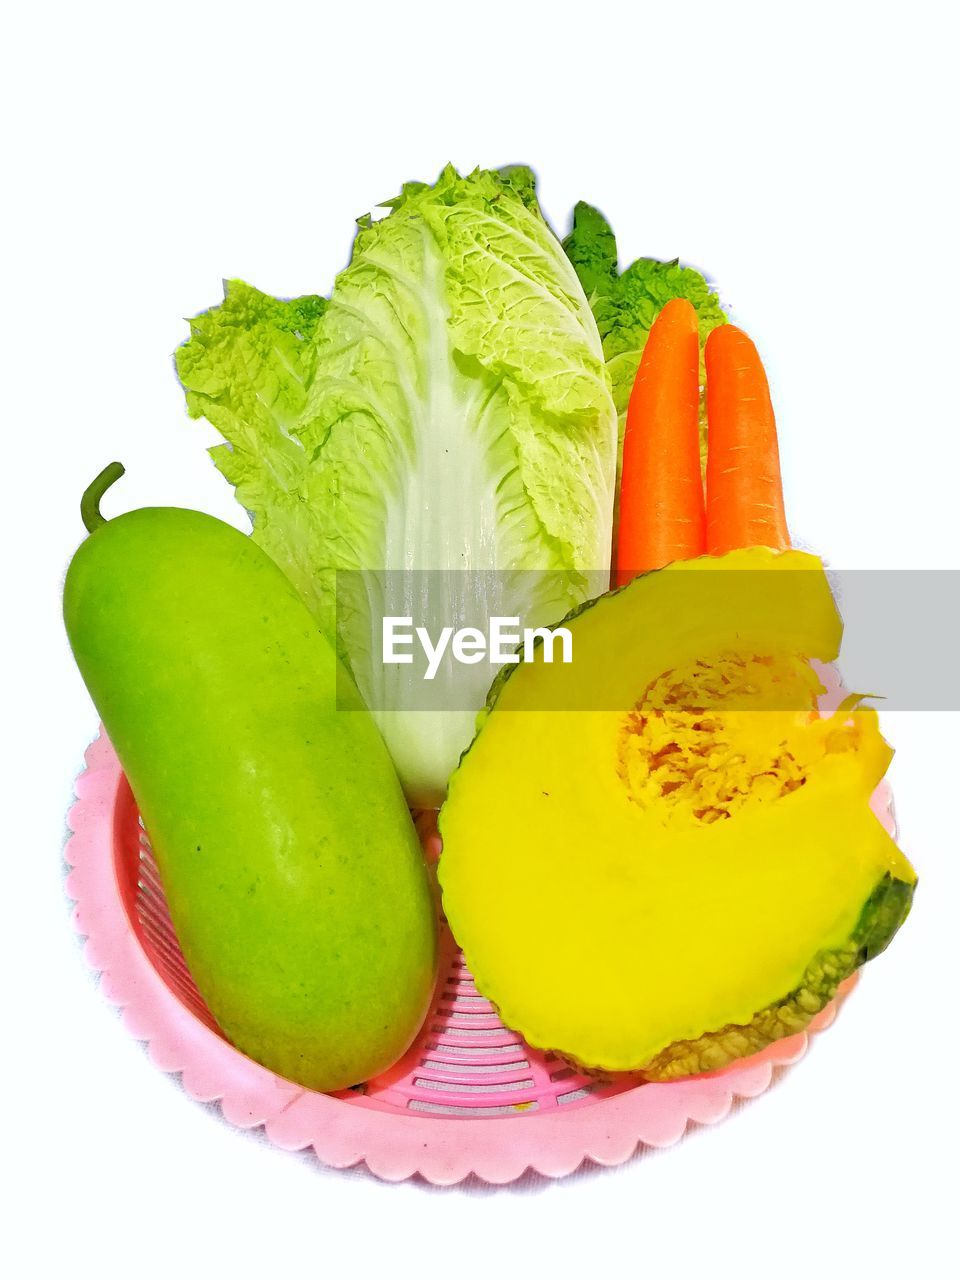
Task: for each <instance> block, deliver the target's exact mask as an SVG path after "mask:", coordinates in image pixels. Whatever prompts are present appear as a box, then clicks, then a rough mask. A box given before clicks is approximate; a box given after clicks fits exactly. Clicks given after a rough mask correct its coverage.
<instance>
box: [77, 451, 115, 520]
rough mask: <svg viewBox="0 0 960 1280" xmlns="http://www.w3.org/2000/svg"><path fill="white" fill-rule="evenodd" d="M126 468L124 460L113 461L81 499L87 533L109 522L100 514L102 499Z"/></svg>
mask: <svg viewBox="0 0 960 1280" xmlns="http://www.w3.org/2000/svg"><path fill="white" fill-rule="evenodd" d="M124 470H125V467H124V465H123V463H122V462H111V463H110V465H109V466H108V467H104V468H103V470H102V471H101V472H100V474H99V475H98V476H97V478H96V480H94V481H93V483H92V484H90V485H89V486H88V487H87V489H86V491H85V492H84V495H83V497H82V498H81V499H80V519H81V520H82V521H83V523H84V525H85V526H86V530H87V533H93V531H94V529H99V528H100V526H101V525H102V524H106V523H107V521H106V517H104V516H102V515H101V514H100V499H101V498H102V497H103V495H104V494H105V493H106V492H107V490H108V489H109V488H110V486H111V485H112V484H114V483H115V482H116V481H117V480H119V479H120V477H121V476H122V475H123V473H124Z"/></svg>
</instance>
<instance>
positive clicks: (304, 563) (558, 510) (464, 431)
mask: <svg viewBox="0 0 960 1280" xmlns="http://www.w3.org/2000/svg"><path fill="white" fill-rule="evenodd" d="M387 207H388V208H389V209H390V212H389V213H388V215H387V216H385V217H383V218H382V219H380V220H373V219H372V218H370V217H366V218H363V219H361V220H360V224H359V230H358V233H357V237H356V240H355V242H354V246H353V253H352V257H351V261H350V263H349V265H348V266H347V268H346V269H345V270H344V271H343V272H342V273H341V274H340V275H339V276H338V277H337V280H336V283H335V286H334V289H333V293H332V295H331V297H330V299H329V301H328V302H326V303H325V302H324V300H323V299H321V298H312V297H311V298H300V299H295V300H294V301H292V302H281V301H278V300H277V299H275V298H271V297H269V296H267V295H266V294H262V293H260V292H258V291H257V290H255V289H252V288H250V286H248V285H244V284H242V283H241V282H239V281H232V282H230V284H229V285H228V286H227V291H226V297H225V300H224V302H223V303H222V304H221V305H220V306H218V307H215V308H213V309H212V310H210V311H208V312H205V313H204V314H202V315H200V316H198V317H197V318H196V319H195V320H194V321H193V322H192V324H191V337H190V340H189V341H188V342H187V343H186V344H185V345H184V346H183V347H182V348H181V349H180V351H179V352H178V353H177V368H178V372H179V374H180V378H181V381H182V383H183V385H184V388H185V390H186V393H187V405H188V408H189V411H190V413H191V414H192V415H193V416H194V417H199V416H201V415H202V416H204V417H206V418H207V419H208V420H209V421H210V422H211V423H213V425H214V426H215V427H216V428H217V429H218V430H219V431H220V433H221V434H222V435H223V436H224V438H225V440H226V442H227V443H226V444H225V445H222V446H218V447H217V448H215V449H214V450H213V451H212V452H213V456H214V459H215V461H216V463H217V465H218V467H219V468H220V470H221V471H222V472H223V474H224V475H225V476H226V478H227V479H228V480H229V481H230V483H231V484H233V485H235V486H236V490H237V496H238V498H239V500H240V501H241V502H242V503H243V505H244V506H245V507H246V508H247V509H248V510H249V511H250V513H251V516H252V519H253V536H254V538H255V539H256V541H257V542H259V543H260V544H261V545H262V546H263V547H264V549H265V550H266V551H267V552H268V553H269V554H270V555H271V556H272V557H273V559H274V560H275V561H276V562H277V563H278V564H279V565H280V566H281V568H283V569H284V570H285V572H286V573H287V575H288V577H289V578H290V579H291V581H292V582H293V583H294V584H295V586H296V587H297V588H298V589H299V590H300V592H301V593H302V595H303V596H304V598H305V600H306V601H307V603H308V604H309V606H310V608H311V609H312V611H313V613H314V615H315V616H316V618H317V620H318V622H319V625H320V627H321V629H323V630H324V631H325V632H326V633H327V634H328V635H330V636H331V637H335V639H336V641H337V644H338V647H339V649H340V651H341V653H342V655H343V656H344V657H345V659H346V660H347V662H348V663H349V665H350V667H351V670H352V672H353V675H354V678H355V679H356V681H357V684H358V686H359V687H360V690H361V692H362V693H363V695H364V697H365V699H366V701H367V703H368V705H369V706H370V707H371V709H372V710H373V712H374V714H375V715H376V716H377V718H378V720H379V723H380V726H381V730H382V732H383V734H384V737H385V739H386V741H387V745H388V746H389V748H390V750H391V752H392V754H393V757H394V760H395V762H396V764H397V767H398V769H399V771H400V774H401V777H402V778H403V781H404V784H405V786H406V787H407V791H408V796H409V797H410V798H411V799H412V800H413V801H414V802H416V803H420V804H430V803H437V802H438V801H439V800H440V798H441V797H442V794H443V790H444V788H445V785H446V780H447V778H448V776H449V774H450V772H451V771H452V769H453V767H454V766H455V765H456V763H457V760H458V758H459V755H460V752H461V751H462V750H463V749H464V748H465V747H466V746H467V744H468V743H469V741H470V739H471V737H472V734H473V721H474V713H475V711H476V709H477V708H479V707H480V706H481V705H482V703H483V699H484V694H485V691H486V687H487V685H488V684H489V681H490V675H491V672H490V669H489V667H486V666H485V665H479V666H461V665H456V666H451V667H449V668H448V669H447V671H446V673H445V674H444V675H443V677H442V678H443V680H447V681H448V682H450V684H451V687H450V688H449V690H447V691H446V692H447V695H448V696H447V697H446V701H444V697H445V694H444V690H443V688H441V689H440V690H439V691H438V689H437V687H436V686H434V687H433V688H432V689H431V695H432V701H431V702H430V704H429V709H424V705H425V704H424V701H423V682H422V680H421V679H420V676H419V673H418V672H416V671H415V670H414V668H413V667H411V666H391V667H386V666H383V665H382V664H381V662H380V632H379V628H380V619H381V618H382V617H383V616H384V615H389V614H395V615H408V616H409V615H413V616H414V618H415V622H417V623H419V622H421V620H423V621H424V622H427V621H431V622H435V621H436V620H439V621H441V622H444V623H453V624H455V625H456V626H457V627H463V626H469V625H477V626H479V627H481V628H485V627H486V625H487V619H488V618H489V617H490V616H491V615H493V614H500V615H505V616H514V615H515V616H518V617H519V618H520V619H521V625H528V626H536V625H542V624H546V623H550V622H554V621H556V620H557V619H558V618H559V617H561V616H563V615H564V614H565V613H566V612H567V611H568V610H569V609H570V608H572V607H574V606H576V605H577V604H579V603H581V602H582V601H583V600H585V599H587V598H589V597H590V596H591V595H595V594H596V593H597V591H598V590H602V589H604V588H605V586H606V583H607V573H608V569H609V562H610V546H611V538H612V513H613V499H614V484H615V468H616V447H617V435H616V412H615V408H614V405H613V402H612V399H611V395H610V390H609V385H608V381H607V374H606V370H605V365H604V353H603V349H602V346H601V341H600V335H599V333H598V330H597V325H596V323H595V321H594V318H593V315H592V314H591V310H590V306H589V305H588V303H587V299H586V298H585V296H584V293H583V290H582V288H581V286H580V283H579V281H578V278H577V275H576V273H575V271H574V270H573V268H572V266H571V263H570V261H568V259H567V257H566V256H565V254H564V252H563V249H562V247H561V245H560V243H559V241H558V240H557V239H556V237H555V236H554V235H553V233H552V231H551V230H550V228H549V227H548V226H547V224H546V222H545V221H544V219H543V217H542V215H541V214H540V211H539V208H538V205H537V201H536V195H535V190H534V179H533V175H532V173H531V172H530V171H529V170H528V169H513V170H506V171H503V172H499V173H498V172H491V171H480V170H478V171H476V172H474V173H472V174H470V175H469V176H468V177H461V176H460V175H459V174H458V173H456V171H455V170H454V169H452V168H447V169H446V170H444V172H443V173H442V174H441V176H440V178H439V180H438V182H437V183H436V184H435V185H434V186H432V187H430V186H427V185H425V184H423V183H409V184H407V185H406V186H405V187H404V189H403V191H402V193H401V194H400V196H398V197H397V198H396V199H395V200H392V201H390V202H388V206H387ZM384 570H385V571H387V572H386V573H381V572H379V571H384ZM451 570H469V571H473V572H472V573H470V574H468V575H466V577H463V576H462V575H457V574H453V573H450V572H444V573H440V574H436V575H428V574H424V572H423V571H451ZM487 570H495V571H497V572H496V573H494V574H485V573H484V572H483V571H487ZM530 570H535V571H538V572H527V571H530ZM344 571H374V572H354V573H345V572H344ZM390 571H403V572H402V573H399V574H398V573H393V572H390ZM544 571H547V572H544ZM338 575H339V576H338ZM418 575H419V576H418ZM458 584H459V585H458ZM411 597H415V598H413V599H412V598H411ZM427 597H429V598H427ZM421 612H423V613H426V614H428V615H429V618H423V619H421V617H420V616H418V614H420V613H421ZM441 683H442V682H441ZM454 685H456V686H457V687H456V688H454V687H453V686H454ZM464 688H466V689H467V695H466V697H465V696H464Z"/></svg>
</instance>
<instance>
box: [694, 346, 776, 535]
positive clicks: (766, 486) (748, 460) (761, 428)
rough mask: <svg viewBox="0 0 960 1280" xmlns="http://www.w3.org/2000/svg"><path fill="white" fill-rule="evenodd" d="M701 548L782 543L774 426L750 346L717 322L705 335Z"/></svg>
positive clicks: (766, 390)
mask: <svg viewBox="0 0 960 1280" xmlns="http://www.w3.org/2000/svg"><path fill="white" fill-rule="evenodd" d="M705 355H706V364H707V551H708V552H709V554H710V555H713V556H719V555H723V553H724V552H725V551H732V550H734V549H735V548H736V547H758V546H760V547H774V548H775V549H777V550H782V549H783V548H785V547H789V545H790V535H789V533H788V532H787V520H786V516H785V514H784V509H783V486H782V483H781V480H780V454H779V451H778V449H777V424H776V421H775V419H774V416H773V405H772V404H771V403H770V388H769V387H768V385H767V375H766V374H765V373H764V371H763V365H762V364H761V362H760V356H759V355H758V354H757V348H756V347H755V346H754V345H753V343H752V342H751V341H750V339H749V338H748V337H747V335H746V334H745V333H744V332H743V330H742V329H738V328H737V327H736V325H732V324H723V325H720V326H719V328H717V329H714V330H713V331H712V333H711V334H710V336H709V338H707V347H706V353H705Z"/></svg>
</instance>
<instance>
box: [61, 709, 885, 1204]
mask: <svg viewBox="0 0 960 1280" xmlns="http://www.w3.org/2000/svg"><path fill="white" fill-rule="evenodd" d="M76 795H77V800H76V803H75V804H74V806H73V808H72V809H71V811H70V817H69V825H70V829H71V831H72V833H73V834H72V835H71V837H70V839H69V841H68V843H67V848H66V858H67V861H68V862H69V863H70V864H71V865H72V867H73V870H72V871H71V873H70V875H69V877H68V880H67V891H68V893H69V894H70V896H71V898H73V899H74V901H75V902H76V904H77V905H76V911H75V913H74V921H75V926H76V928H77V930H78V931H79V932H80V933H82V934H84V935H85V936H86V938H87V943H86V948H85V954H86V958H87V961H88V962H89V964H90V965H91V966H92V967H93V968H94V969H96V970H98V971H100V972H101V974H102V979H101V987H102V990H103V992H104V994H105V995H106V996H107V998H108V999H109V1000H111V1001H112V1002H113V1003H115V1004H117V1005H119V1006H121V1007H122V1009H123V1021H124V1023H125V1025H126V1026H127V1028H128V1030H129V1031H130V1032H131V1033H132V1034H133V1035H134V1036H136V1037H137V1038H138V1039H140V1040H145V1041H147V1042H148V1044H149V1051H150V1056H151V1058H152V1059H153V1061H154V1062H155V1063H156V1065H157V1066H158V1067H160V1068H161V1069H162V1070H164V1071H171V1072H180V1073H181V1074H182V1079H183V1087H184V1089H185V1090H186V1092H187V1093H188V1094H189V1095H190V1096H191V1097H193V1098H196V1099H197V1100H200V1101H205V1102H210V1101H214V1100H216V1101H218V1102H219V1103H220V1105H221V1108H222V1110H223V1114H224V1116H225V1117H226V1119H227V1120H228V1121H230V1122H231V1123H233V1124H235V1125H238V1126H240V1127H241V1128H251V1127H253V1126H256V1125H263V1126H264V1129H265V1132H266V1134H267V1137H268V1138H269V1139H270V1141H271V1142H273V1143H275V1144H276V1145H277V1146H280V1147H284V1148H287V1149H292V1150H299V1149H303V1148H306V1147H313V1148H314V1150H315V1151H316V1154H317V1156H318V1157H319V1158H320V1159H321V1160H322V1161H323V1162H324V1163H325V1164H328V1165H331V1166H334V1167H337V1168H345V1167H349V1166H352V1165H356V1164H359V1163H360V1162H364V1163H365V1164H366V1165H367V1167H368V1168H369V1169H370V1170H371V1172H372V1173H374V1174H376V1175H378V1176H379V1177H382V1178H386V1179H390V1180H400V1179H403V1178H408V1177H412V1176H414V1175H417V1174H419V1175H421V1176H422V1177H424V1178H426V1179H427V1180H428V1181H430V1182H433V1183H436V1184H444V1185H445V1184H451V1183H455V1182H459V1181H461V1180H462V1179H464V1178H466V1177H469V1176H470V1175H471V1174H475V1175H476V1176H478V1177H480V1178H483V1179H484V1180H486V1181H488V1182H492V1183H506V1182H510V1181H512V1180H514V1179H516V1178H518V1177H520V1176H521V1175H522V1174H523V1173H524V1172H525V1171H526V1170H527V1169H533V1170H535V1171H537V1172H539V1173H541V1174H544V1175H547V1176H550V1177H559V1176H562V1175H563V1174H566V1173H569V1172H571V1171H572V1170H574V1169H576V1168H577V1167H578V1166H579V1165H580V1164H582V1163H583V1161H585V1160H592V1161H594V1162H596V1163H597V1164H601V1165H613V1164H619V1163H621V1162H622V1161H624V1160H627V1159H628V1158H629V1157H630V1156H631V1155H632V1154H633V1153H634V1152H635V1151H636V1149H637V1147H638V1146H639V1145H640V1144H646V1145H649V1146H656V1147H661V1146H666V1145H668V1144H670V1143H672V1142H675V1141H676V1140H677V1139H678V1138H680V1136H681V1135H682V1134H683V1132H684V1130H685V1128H686V1126H687V1124H688V1123H689V1122H691V1121H696V1122H698V1123H700V1124H710V1123H714V1122H715V1121H717V1120H720V1119H722V1118H723V1117H724V1116H725V1115H726V1114H727V1112H728V1111H729V1109H730V1106H731V1103H732V1101H733V1099H734V1098H735V1097H755V1096H756V1095H757V1094H760V1093H762V1092H763V1091H764V1090H765V1089H766V1088H767V1087H768V1085H769V1084H770V1080H771V1077H772V1073H773V1070H774V1068H775V1067H777V1066H783V1065H787V1064H790V1063H793V1062H796V1061H797V1060H798V1059H799V1058H800V1057H802V1055H803V1053H804V1052H805V1050H806V1047H807V1043H808V1038H809V1034H810V1033H811V1032H816V1031H819V1030H821V1029H823V1028H824V1027H826V1026H828V1025H829V1024H830V1023H831V1022H832V1021H833V1018H834V1016H835V1013H836V1008H837V1003H838V1002H836V1001H835V1002H834V1004H833V1005H831V1006H829V1007H828V1008H827V1009H825V1010H824V1011H823V1013H821V1014H820V1015H819V1016H818V1017H817V1018H815V1019H814V1021H813V1022H812V1023H811V1025H810V1027H809V1029H808V1031H807V1032H805V1033H803V1034H801V1035H796V1036H791V1037H789V1038H788V1039H784V1040H780V1041H778V1042H777V1043H776V1044H773V1045H770V1046H769V1047H768V1048H767V1049H765V1050H764V1051H763V1052H762V1053H760V1054H757V1055H756V1056H754V1057H752V1058H749V1059H746V1060H744V1061H743V1062H741V1063H738V1064H737V1065H736V1066H733V1067H730V1068H727V1069H726V1070H724V1071H719V1072H715V1073H712V1074H710V1075H704V1076H698V1077H697V1078H695V1079H688V1080H679V1081H675V1082H671V1083H669V1084H647V1083H641V1082H638V1081H637V1080H635V1079H634V1078H631V1077H629V1076H617V1077H612V1078H611V1077H602V1078H595V1077H591V1076H586V1075H584V1074H582V1073H580V1072H577V1071H575V1070H574V1069H573V1068H571V1067H570V1066H569V1065H568V1064H566V1063H564V1062H563V1061H561V1060H560V1059H558V1058H556V1057H554V1056H553V1055H551V1054H542V1053H539V1052H538V1051H536V1050H534V1049H531V1048H530V1047H529V1046H527V1045H526V1044H524V1042H523V1041H522V1040H521V1039H520V1038H519V1037H518V1036H516V1035H515V1034H514V1033H513V1032H511V1031H509V1030H507V1029H506V1028H505V1027H504V1026H503V1025H502V1023H501V1022H500V1021H499V1019H498V1018H497V1016H496V1013H495V1011H494V1010H493V1008H492V1007H491V1005H490V1004H489V1003H488V1002H487V1001H486V1000H484V999H483V998H482V996H480V995H479V993H478V992H477V991H476V988H475V987H474V986H473V983H472V980H471V977H470V973H469V971H468V970H467V968H466V966H465V964H464V961H463V957H462V955H461V954H460V953H459V951H458V950H457V948H456V946H455V944H454V943H453V941H452V939H451V938H450V936H449V934H448V933H447V932H446V930H444V933H443V942H442V946H443V950H442V969H441V977H440V982H439V984H438V989H437V994H436V997H435V1000H434V1003H433V1007H432V1008H431V1011H430V1014H429V1016H428V1018H427V1020H426V1022H425V1023H424V1026H423V1029H422V1031H421V1033H420V1035H419V1036H418V1037H417V1039H416V1041H415V1043H414V1045H413V1047H412V1048H411V1049H410V1051H409V1053H408V1054H407V1055H406V1056H405V1057H404V1058H403V1059H402V1060H401V1062H399V1063H398V1064H397V1065H396V1066H395V1067H394V1068H392V1069H391V1070H390V1071H389V1072H387V1073H386V1074H384V1075H382V1076H379V1077H377V1078H376V1079H374V1080H371V1081H368V1082H367V1084H366V1085H365V1086H362V1087H361V1088H359V1089H355V1090H347V1091H345V1092H343V1093H339V1094H332V1095H327V1094H320V1093H314V1092H312V1091H311V1090H308V1089H303V1088H302V1087H300V1086H299V1085H296V1084H293V1083H292V1082H291V1081H289V1080H285V1079H283V1078H281V1077H279V1076H277V1075H274V1074H273V1073H272V1072H270V1071H267V1070H266V1069H265V1068H264V1067H261V1066H259V1065H258V1064H257V1063H255V1062H253V1061H252V1060H251V1059H249V1058H247V1057H246V1056H244V1055H243V1054H242V1053H240V1052H239V1051H238V1050H236V1049H234V1048H233V1046H232V1045H230V1044H229V1043H228V1042H227V1041H226V1040H224V1039H223V1037H222V1035H221V1034H220V1032H219V1031H218V1030H217V1027H216V1024H215V1023H214V1021H213V1018H212V1017H211V1015H210V1013H209V1011H208V1010H207V1008H206V1006H205V1005H204V1003H203V1000H202V999H201V997H200V994H199V992H198V991H197V989H196V986H195V985H194V982H193V980H192V978H191V976H190V973H189V971H188V970H187V967H186V965H185V963H184V960H183V957H182V955H181V953H180V948H179V946H178V944H177V940H176V935H175V933H174V930H173V927H172V925H171V922H170V917H169V913H168V911H167V906H166V902H165V899H164V896H163V889H162V887H161V884H160V880H159V877H158V875H157V870H156V866H155V864H154V861H153V856H152V853H151V851H150V846H149V841H148V839H147V836H146V833H145V832H144V830H143V826H142V824H141V822H140V819H139V814H138V812H137V807H136V802H135V801H134V798H133V795H132V793H131V791H130V788H129V785H128V784H127V781H126V779H125V777H124V775H123V772H122V770H121V768H120V764H119V761H118V760H117V757H116V754H115V753H114V751H113V748H112V747H111V745H110V743H109V741H108V740H107V738H106V736H105V735H104V734H102V733H101V736H100V737H99V738H98V739H97V740H96V741H95V742H94V743H93V744H92V745H91V746H90V748H89V749H88V751H87V754H86V770H85V772H84V773H82V774H81V775H80V777H79V778H78V779H77V782H76ZM874 807H875V809H876V811H877V813H878V815H879V816H880V817H881V819H882V820H883V821H885V823H886V824H887V825H888V826H889V827H890V829H891V830H892V829H893V817H892V812H891V808H890V801H889V793H888V792H887V791H886V789H882V790H881V791H880V792H878V794H877V796H876V797H875V800H874ZM851 986H852V980H851V981H850V982H848V983H846V984H844V987H842V988H841V994H844V993H845V992H846V991H847V990H849V988H850V987H851Z"/></svg>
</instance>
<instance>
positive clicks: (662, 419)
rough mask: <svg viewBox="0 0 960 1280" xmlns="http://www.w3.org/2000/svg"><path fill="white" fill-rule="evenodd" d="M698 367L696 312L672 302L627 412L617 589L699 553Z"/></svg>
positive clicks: (653, 334)
mask: <svg viewBox="0 0 960 1280" xmlns="http://www.w3.org/2000/svg"><path fill="white" fill-rule="evenodd" d="M699 364H700V339H699V336H698V332H697V313H696V311H694V309H693V307H692V306H691V304H690V303H689V302H687V300H686V299H685V298H674V299H673V300H672V301H671V302H668V303H667V305H666V306H665V307H664V308H663V310H662V311H661V312H660V314H659V316H658V317H657V319H656V320H655V322H654V324H653V327H652V328H651V330H650V333H649V336H648V337H647V343H646V346H645V347H644V349H643V358H642V359H641V361H640V368H639V369H638V370H637V377H636V381H635V382H634V384H633V391H632V392H631V394H630V403H629V405H628V407H627V424H626V430H625V431H624V436H623V463H622V466H621V472H620V521H619V526H618V529H617V555H616V574H615V581H616V585H617V586H623V585H624V583H627V582H629V581H630V580H631V579H632V578H634V577H636V575H637V574H638V573H643V572H645V571H646V570H647V569H659V568H660V567H661V566H662V565H665V564H669V563H670V561H672V560H683V559H686V558H688V557H691V556H699V555H702V554H703V552H704V549H705V535H704V524H705V516H704V505H703V481H702V478H701V474H700V444H699V429H698V424H697V416H698V410H699V394H700V379H699Z"/></svg>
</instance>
